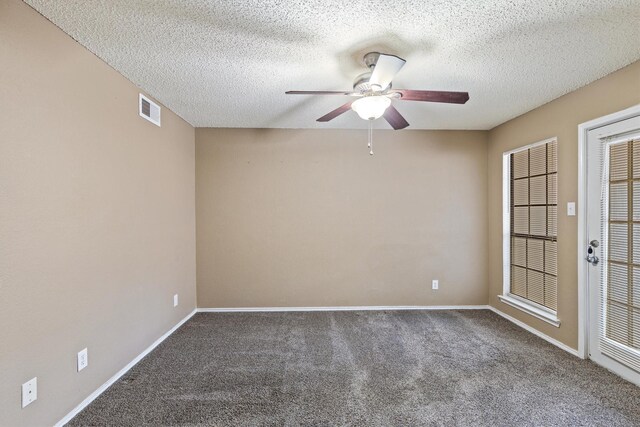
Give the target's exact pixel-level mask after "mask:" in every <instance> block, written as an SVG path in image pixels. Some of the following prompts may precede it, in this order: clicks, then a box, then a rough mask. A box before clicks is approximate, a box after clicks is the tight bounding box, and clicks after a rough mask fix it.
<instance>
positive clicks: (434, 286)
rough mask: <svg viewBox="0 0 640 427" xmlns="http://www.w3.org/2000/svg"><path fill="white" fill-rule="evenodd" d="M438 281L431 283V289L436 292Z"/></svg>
mask: <svg viewBox="0 0 640 427" xmlns="http://www.w3.org/2000/svg"><path fill="white" fill-rule="evenodd" d="M438 286H439V285H438V281H437V280H432V281H431V289H433V290H434V291H437V290H438Z"/></svg>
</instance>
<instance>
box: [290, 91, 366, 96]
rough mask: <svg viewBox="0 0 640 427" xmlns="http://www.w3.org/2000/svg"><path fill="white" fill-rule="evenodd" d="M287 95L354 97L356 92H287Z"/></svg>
mask: <svg viewBox="0 0 640 427" xmlns="http://www.w3.org/2000/svg"><path fill="white" fill-rule="evenodd" d="M285 94H287V95H356V94H357V92H346V91H336V90H289V91H287V92H285Z"/></svg>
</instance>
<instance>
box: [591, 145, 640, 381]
mask: <svg viewBox="0 0 640 427" xmlns="http://www.w3.org/2000/svg"><path fill="white" fill-rule="evenodd" d="M606 150H607V152H606V155H605V156H603V165H602V170H603V189H604V191H603V197H602V231H603V237H604V239H603V240H604V243H605V248H604V251H605V254H604V257H605V259H606V263H605V264H604V265H603V266H602V275H603V277H602V279H603V280H602V283H603V284H604V286H602V287H601V301H602V304H603V307H602V311H603V316H601V322H602V324H601V330H602V332H601V337H602V339H601V349H602V352H603V353H605V354H607V353H608V354H610V355H612V356H615V357H616V358H618V359H621V360H624V361H626V363H627V364H628V365H629V366H634V367H635V368H636V369H638V370H640V357H639V353H638V350H640V140H632V141H626V142H621V143H615V144H607V145H606ZM616 344H618V345H616ZM619 345H622V346H623V347H622V348H621V347H620V346H619ZM625 348H626V349H625ZM629 350H630V351H629Z"/></svg>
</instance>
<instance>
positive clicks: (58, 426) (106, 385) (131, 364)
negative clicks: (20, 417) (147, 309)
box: [54, 310, 197, 427]
mask: <svg viewBox="0 0 640 427" xmlns="http://www.w3.org/2000/svg"><path fill="white" fill-rule="evenodd" d="M196 312H197V310H193V311H192V312H191V313H189V314H188V315H187V317H185V318H184V319H182V320H181V321H179V322H178V324H177V325H175V326H174V327H173V328H171V329H169V330H168V331H167V332H166V333H165V334H164V335H162V336H161V337H160V338H158V339H157V340H155V341H154V343H153V344H151V345H150V346H149V347H147V348H146V349H145V350H144V351H143V352H142V353H140V354H139V355H138V356H136V358H135V359H133V360H132V361H131V362H129V363H128V364H127V365H126V366H125V367H124V368H122V369H120V370H119V371H118V372H117V373H116V374H115V375H114V376H112V377H111V378H109V379H108V380H107V382H105V383H104V384H102V385H101V386H100V387H98V389H97V390H96V391H94V392H93V393H91V394H90V395H89V396H88V397H87V398H86V399H84V400H83V401H82V402H80V404H79V405H78V406H76V407H75V408H73V410H71V412H69V413H68V414H67V415H65V416H64V418H62V419H61V420H60V421H58V422H57V423H55V424H54V426H55V427H62V426H64V425H65V424H66V423H68V422H69V421H71V419H72V418H73V417H75V416H76V415H78V413H79V412H80V411H82V410H83V409H84V408H85V407H87V405H89V404H90V403H91V402H93V401H94V400H95V399H96V398H97V397H98V396H100V395H101V394H102V393H103V392H104V391H105V390H106V389H108V388H109V387H110V386H111V385H112V384H113V383H115V382H116V381H118V380H119V379H120V377H122V376H123V375H124V374H126V373H127V371H129V369H131V368H133V367H134V365H135V364H136V363H138V362H139V361H140V360H142V358H143V357H145V356H146V355H147V354H149V353H150V352H151V351H152V350H153V349H155V348H156V347H157V346H158V345H160V343H161V342H162V341H164V340H165V339H167V337H169V335H171V334H172V333H174V332H175V331H176V330H177V329H178V328H179V327H180V326H182V325H183V324H184V323H185V322H186V321H187V320H189V319H191V317H192V316H193V315H194V314H196Z"/></svg>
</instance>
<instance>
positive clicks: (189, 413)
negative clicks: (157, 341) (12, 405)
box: [69, 310, 640, 426]
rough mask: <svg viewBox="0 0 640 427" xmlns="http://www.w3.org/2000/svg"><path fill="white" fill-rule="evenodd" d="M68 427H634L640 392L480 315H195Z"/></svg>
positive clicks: (502, 322)
mask: <svg viewBox="0 0 640 427" xmlns="http://www.w3.org/2000/svg"><path fill="white" fill-rule="evenodd" d="M69 425H74V426H80V425H110V426H128V425H136V426H137V425H153V426H159V425H189V426H196V425H199V426H204V425H208V426H299V425H306V426H311V425H313V426H329V425H339V426H417V425H435V426H437V425H446V426H451V425H460V426H533V425H535V426H574V425H580V426H586V425H594V426H628V425H640V388H638V387H636V386H634V385H632V384H631V383H628V382H626V381H624V380H622V379H620V378H619V377H617V376H615V375H613V374H611V373H609V372H607V371H606V370H604V369H602V368H600V367H598V366H596V365H595V364H593V363H591V362H589V361H585V360H580V359H578V358H576V357H573V356H571V355H569V354H567V353H566V352H564V351H562V350H560V349H558V348H556V347H554V346H552V345H550V344H548V343H547V342H545V341H543V340H542V339H540V338H538V337H536V336H534V335H532V334H530V333H528V332H526V331H524V330H523V329H521V328H519V327H517V326H515V325H513V324H511V323H510V322H508V321H506V320H504V319H502V318H501V317H499V316H497V315H496V314H494V313H492V312H490V311H485V310H482V311H381V312H364V311H361V312H310V313H309V312H307V313H228V314H213V313H211V314H209V313H206V314H205V313H201V314H197V315H196V316H194V317H193V318H192V319H191V320H190V321H189V322H187V323H186V324H185V325H184V326H183V327H182V328H180V329H179V330H178V331H176V333H174V334H173V335H172V336H171V337H169V338H168V339H167V340H166V341H165V342H164V343H162V344H161V345H160V346H159V347H158V348H157V349H156V350H155V351H153V352H152V353H151V354H149V355H148V356H147V357H146V358H145V359H143V360H142V361H141V362H140V363H139V364H138V365H136V366H135V367H134V368H133V369H131V371H129V372H128V373H127V374H126V375H125V376H124V377H123V378H121V379H120V380H119V381H118V382H117V383H116V384H114V385H113V386H112V387H111V388H109V389H108V390H107V391H106V392H105V393H104V394H102V395H101V396H100V397H99V398H98V399H96V400H95V401H94V402H93V403H92V404H91V405H89V407H87V408H86V409H85V410H84V411H82V412H81V413H80V414H79V415H78V416H77V417H76V418H74V419H73V420H72V421H71V422H70V423H69Z"/></svg>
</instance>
